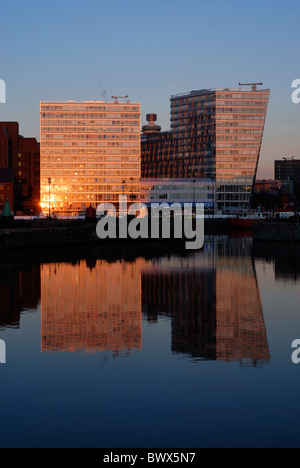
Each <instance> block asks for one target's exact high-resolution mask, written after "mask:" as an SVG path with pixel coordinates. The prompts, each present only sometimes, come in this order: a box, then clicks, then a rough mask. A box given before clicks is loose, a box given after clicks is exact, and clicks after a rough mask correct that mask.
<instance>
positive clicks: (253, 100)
mask: <svg viewBox="0 0 300 468" xmlns="http://www.w3.org/2000/svg"><path fill="white" fill-rule="evenodd" d="M269 95H270V90H259V89H257V88H254V89H252V90H250V89H248V90H242V89H237V90H229V89H223V90H207V89H204V90H200V91H192V92H190V93H187V94H181V95H176V96H172V97H171V131H170V132H164V133H161V134H151V133H147V134H145V135H143V137H142V176H143V177H168V178H195V177H196V178H205V179H213V180H215V181H216V187H217V189H216V194H217V208H218V209H222V208H247V207H248V206H249V202H250V197H251V193H252V189H253V184H254V180H255V177H256V172H257V166H258V161H259V155H260V150H261V145H262V137H263V131H264V125H265V119H266V113H267V107H268V102H269Z"/></svg>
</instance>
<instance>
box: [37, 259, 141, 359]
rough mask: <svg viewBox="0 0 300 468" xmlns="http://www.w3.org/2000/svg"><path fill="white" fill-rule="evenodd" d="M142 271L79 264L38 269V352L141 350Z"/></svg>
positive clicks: (122, 266) (134, 265) (130, 265)
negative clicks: (39, 273)
mask: <svg viewBox="0 0 300 468" xmlns="http://www.w3.org/2000/svg"><path fill="white" fill-rule="evenodd" d="M140 271H141V267H140V261H138V260H137V261H136V262H135V263H126V262H115V263H108V262H106V261H101V260H98V261H97V262H96V264H93V265H91V263H90V262H89V264H87V263H86V262H85V261H80V262H78V263H77V264H76V265H71V264H67V263H62V264H53V263H52V264H46V265H43V267H42V273H41V274H42V300H41V312H42V352H45V351H48V352H57V351H60V352H61V351H69V352H72V351H81V350H84V351H86V352H90V353H93V352H97V351H106V350H113V351H114V352H115V355H118V353H120V352H122V353H129V352H130V351H131V350H133V349H141V344H142V330H141V273H140Z"/></svg>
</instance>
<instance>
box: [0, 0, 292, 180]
mask: <svg viewBox="0 0 300 468" xmlns="http://www.w3.org/2000/svg"><path fill="white" fill-rule="evenodd" d="M299 31H300V2H299V0H297V1H296V0H286V1H282V2H281V1H277V0H275V1H271V0H261V1H257V0H252V1H244V0H240V1H236V0H227V1H224V0H210V1H206V0H205V1H204V0H185V1H179V0H173V1H170V0H160V1H158V0H153V1H149V2H147V1H141V0H139V1H137V0H109V1H107V2H106V1H105V2H104V1H101V0H84V1H83V0H59V1H58V0H51V1H49V0H26V1H25V0H10V1H9V2H8V1H7V2H1V5H0V44H1V46H0V79H4V80H5V81H6V85H7V104H5V105H4V104H0V120H16V121H19V122H20V128H21V133H22V134H24V135H26V136H35V137H36V138H38V139H39V101H40V100H41V99H49V100H52V99H63V100H64V99H79V100H84V99H101V97H102V93H103V92H104V90H105V91H106V92H107V96H108V98H110V97H111V96H112V95H123V94H129V95H130V99H131V100H135V101H141V103H142V114H143V115H142V123H143V122H144V116H145V114H146V113H147V112H156V113H157V114H158V116H159V123H160V124H161V125H162V127H163V128H164V129H168V128H169V98H170V95H171V94H176V93H180V92H187V91H190V90H192V89H201V88H205V87H209V88H214V87H218V88H222V87H232V88H234V87H237V86H238V82H239V81H241V82H252V81H263V82H264V84H265V87H268V88H271V103H270V108H269V114H268V119H267V125H266V132H265V138H264V145H263V151H262V158H261V163H260V171H259V173H260V175H261V176H263V177H268V176H270V177H272V176H273V160H274V159H276V158H282V157H283V156H290V155H294V156H296V157H298V158H300V147H299V133H300V132H299V123H300V104H299V105H295V104H292V101H291V93H292V88H291V83H292V81H293V80H294V79H297V78H300V66H299V38H300V32H299Z"/></svg>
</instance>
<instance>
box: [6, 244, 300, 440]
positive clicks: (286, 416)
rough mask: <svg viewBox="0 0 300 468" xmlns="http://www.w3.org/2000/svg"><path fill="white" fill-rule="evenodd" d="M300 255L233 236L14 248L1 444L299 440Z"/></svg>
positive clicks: (290, 249)
mask: <svg viewBox="0 0 300 468" xmlns="http://www.w3.org/2000/svg"><path fill="white" fill-rule="evenodd" d="M164 249H165V246H164ZM299 257H300V253H299V249H298V247H297V246H296V247H295V246H289V245H286V244H284V245H282V244H280V245H274V244H271V245H270V244H264V243H259V244H253V242H252V240H251V239H250V238H247V237H244V238H238V237H237V238H229V237H228V236H221V237H216V236H208V237H207V238H206V241H205V247H204V250H203V251H201V252H196V253H190V252H189V253H187V252H185V251H184V250H182V247H181V246H175V245H172V246H170V247H169V251H168V252H165V253H163V251H162V249H161V248H160V246H159V245H157V246H156V250H155V251H154V252H153V251H151V252H145V251H138V250H137V249H135V248H132V249H124V248H117V247H113V248H112V249H110V250H107V248H106V249H105V250H101V249H99V248H96V247H93V248H91V249H88V248H86V247H85V248H80V249H79V248H75V247H73V248H70V249H67V248H63V249H54V250H33V251H31V252H28V251H27V252H25V251H19V252H16V253H15V254H12V253H6V254H5V253H3V255H2V259H1V265H0V299H1V308H0V338H1V339H3V340H5V342H6V348H7V363H6V364H5V365H0V379H1V386H0V396H1V401H2V405H1V410H0V417H1V429H0V446H1V447H104V448H117V447H126V448H138V447H145V448H154V447H155V448H159V447H174V448H179V447H180V448H181V447H182V448H189V447H190V448H192V447H276V446H278V447H298V446H299V445H300V444H299V442H298V439H299V438H298V436H297V429H298V414H299V409H300V404H299V401H298V392H297V387H298V384H299V383H300V379H299V372H300V367H298V366H296V365H294V364H293V363H292V360H291V355H292V349H291V343H292V342H293V341H294V340H295V339H297V338H300V317H299V306H300V299H299V284H297V283H298V281H299V273H300V271H299Z"/></svg>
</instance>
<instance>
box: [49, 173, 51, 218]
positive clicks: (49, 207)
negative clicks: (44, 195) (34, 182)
mask: <svg viewBox="0 0 300 468" xmlns="http://www.w3.org/2000/svg"><path fill="white" fill-rule="evenodd" d="M48 184H49V218H50V216H51V190H50V188H51V177H48Z"/></svg>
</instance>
